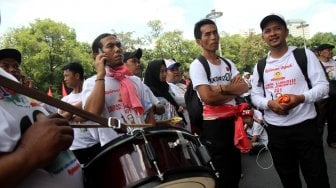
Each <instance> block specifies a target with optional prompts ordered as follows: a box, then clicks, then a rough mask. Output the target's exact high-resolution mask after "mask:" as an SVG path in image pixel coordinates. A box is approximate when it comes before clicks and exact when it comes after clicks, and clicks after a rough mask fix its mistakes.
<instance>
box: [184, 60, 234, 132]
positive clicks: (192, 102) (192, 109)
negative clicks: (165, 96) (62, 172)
mask: <svg viewBox="0 0 336 188" xmlns="http://www.w3.org/2000/svg"><path fill="white" fill-rule="evenodd" d="M220 58H221V59H222V60H223V61H224V62H225V63H226V64H227V65H228V66H229V68H230V71H231V64H230V63H229V62H228V61H227V60H226V59H224V58H222V57H220ZM197 59H198V60H199V61H200V62H201V64H202V65H203V67H204V69H205V72H206V74H207V78H208V80H209V81H210V67H209V64H208V62H207V60H206V59H205V57H204V56H202V55H200V56H198V57H197ZM184 100H185V103H186V107H187V110H188V113H189V119H190V124H191V125H193V126H198V127H200V126H201V125H202V122H203V105H202V102H201V100H200V99H199V98H198V96H197V92H196V91H195V90H194V89H193V84H192V82H191V81H190V83H189V85H188V87H187V90H186V92H185V94H184Z"/></svg>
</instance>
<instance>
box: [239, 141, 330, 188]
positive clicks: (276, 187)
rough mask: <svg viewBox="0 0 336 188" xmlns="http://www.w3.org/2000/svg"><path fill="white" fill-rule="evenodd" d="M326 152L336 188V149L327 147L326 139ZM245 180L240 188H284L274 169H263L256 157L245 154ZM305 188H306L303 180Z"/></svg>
mask: <svg viewBox="0 0 336 188" xmlns="http://www.w3.org/2000/svg"><path fill="white" fill-rule="evenodd" d="M324 152H325V156H326V161H327V166H328V175H329V181H330V187H331V188H336V149H332V148H330V147H328V146H327V144H326V143H325V139H324ZM242 166H243V174H244V176H243V178H242V179H241V182H240V188H282V185H281V182H280V179H279V177H278V175H277V173H276V171H275V169H274V167H271V168H269V169H267V170H264V169H261V168H260V167H259V166H258V165H257V163H256V156H250V155H246V154H244V155H243V156H242ZM302 184H303V188H306V185H305V183H304V180H303V178H302Z"/></svg>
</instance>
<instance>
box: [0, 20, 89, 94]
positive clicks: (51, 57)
mask: <svg viewBox="0 0 336 188" xmlns="http://www.w3.org/2000/svg"><path fill="white" fill-rule="evenodd" d="M1 46H2V47H3V48H5V47H12V48H16V49H18V50H19V51H20V52H21V53H22V64H21V67H22V71H23V74H25V75H27V76H29V77H31V78H32V79H33V80H34V81H35V83H36V86H37V87H38V88H39V89H40V90H42V91H47V88H48V87H49V86H51V87H52V89H53V91H54V94H56V96H59V93H60V91H61V82H62V80H63V72H62V70H61V69H62V67H63V65H64V64H66V63H69V62H72V61H79V62H81V63H82V64H83V65H84V67H85V68H86V73H88V74H92V63H91V57H90V47H89V45H88V44H86V43H79V42H77V41H76V33H75V31H74V29H72V28H69V27H68V26H66V25H65V24H63V23H57V22H54V21H52V20H50V19H44V20H40V19H37V20H35V23H32V24H30V26H28V27H21V28H17V29H13V30H12V31H11V32H9V33H8V34H6V35H5V36H4V38H3V40H2V44H1Z"/></svg>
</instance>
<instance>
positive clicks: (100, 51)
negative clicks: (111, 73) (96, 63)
mask: <svg viewBox="0 0 336 188" xmlns="http://www.w3.org/2000/svg"><path fill="white" fill-rule="evenodd" d="M98 53H99V54H102V53H103V50H102V49H101V48H98ZM104 65H106V59H105V60H104Z"/></svg>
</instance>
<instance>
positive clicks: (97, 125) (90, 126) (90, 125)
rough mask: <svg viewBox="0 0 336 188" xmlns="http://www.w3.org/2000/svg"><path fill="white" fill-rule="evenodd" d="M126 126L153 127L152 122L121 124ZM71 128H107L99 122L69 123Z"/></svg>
mask: <svg viewBox="0 0 336 188" xmlns="http://www.w3.org/2000/svg"><path fill="white" fill-rule="evenodd" d="M123 125H124V126H126V127H132V128H142V127H145V128H146V127H154V125H153V124H123ZM70 126H71V127H72V128H109V127H107V126H104V125H100V124H70Z"/></svg>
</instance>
